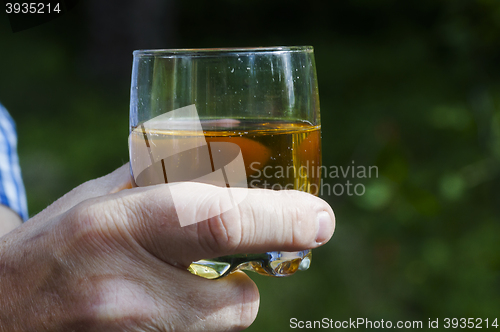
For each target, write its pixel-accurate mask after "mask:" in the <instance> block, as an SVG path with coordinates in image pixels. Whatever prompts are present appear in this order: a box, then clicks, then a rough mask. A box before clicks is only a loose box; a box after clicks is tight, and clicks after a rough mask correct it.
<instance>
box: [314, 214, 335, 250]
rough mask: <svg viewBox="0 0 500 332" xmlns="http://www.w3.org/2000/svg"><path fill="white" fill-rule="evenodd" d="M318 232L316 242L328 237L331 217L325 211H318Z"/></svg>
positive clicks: (321, 241) (323, 240)
mask: <svg viewBox="0 0 500 332" xmlns="http://www.w3.org/2000/svg"><path fill="white" fill-rule="evenodd" d="M317 224H318V232H317V233H316V243H323V242H325V241H326V240H328V239H329V238H330V231H329V230H330V228H331V224H332V218H331V217H330V214H328V212H326V211H322V212H320V213H318V217H317Z"/></svg>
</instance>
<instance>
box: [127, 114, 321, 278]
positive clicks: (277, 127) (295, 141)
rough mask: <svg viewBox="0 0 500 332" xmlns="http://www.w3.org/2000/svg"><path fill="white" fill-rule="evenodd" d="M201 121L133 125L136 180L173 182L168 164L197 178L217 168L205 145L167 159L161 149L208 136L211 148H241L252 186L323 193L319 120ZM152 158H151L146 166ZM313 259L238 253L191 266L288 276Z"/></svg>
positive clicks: (206, 271) (215, 272)
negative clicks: (197, 125)
mask: <svg viewBox="0 0 500 332" xmlns="http://www.w3.org/2000/svg"><path fill="white" fill-rule="evenodd" d="M201 124H202V128H203V132H199V131H192V130H189V129H185V128H188V127H189V126H186V127H185V128H183V126H182V123H181V124H179V128H174V129H169V130H167V129H162V128H161V124H160V123H159V124H157V125H154V126H150V127H148V128H145V127H143V126H141V125H139V126H137V127H135V128H133V129H132V132H131V135H130V141H129V143H130V154H131V155H130V160H131V163H132V169H133V172H134V178H135V181H136V182H137V183H136V184H135V185H138V186H147V185H155V184H159V183H165V182H167V183H168V182H169V181H168V178H169V175H168V174H169V173H168V172H166V171H165V169H175V168H183V169H186V168H188V170H187V171H186V172H185V173H186V174H191V178H190V179H189V178H186V179H181V180H192V179H194V178H196V177H197V176H202V175H205V174H207V172H210V171H211V170H213V161H212V163H211V165H212V166H211V167H208V168H207V166H206V164H207V163H208V164H210V161H206V162H205V160H204V158H203V156H202V152H201V150H197V149H190V150H189V152H186V153H184V154H183V156H182V157H175V156H172V157H170V158H163V159H161V158H160V157H159V155H158V153H159V152H160V151H166V150H169V149H170V150H174V149H179V148H180V149H181V150H182V147H183V146H184V145H185V146H193V144H192V143H193V141H194V140H196V141H197V142H198V141H199V140H200V139H203V138H204V140H205V141H206V144H207V145H208V147H210V146H211V144H213V143H217V142H229V143H233V144H236V145H237V146H238V147H239V149H240V151H241V155H242V157H243V161H244V165H245V172H246V180H247V184H248V188H266V189H271V190H287V189H296V190H301V191H305V192H309V193H311V194H313V195H317V194H318V191H319V187H320V179H321V173H320V166H321V134H320V126H319V125H317V126H314V125H312V124H310V123H309V122H306V121H296V122H292V121H288V122H287V121H265V122H264V121H260V120H249V119H239V120H238V119H231V120H223V119H222V120H204V121H201ZM203 136H204V137H203ZM213 153H214V152H212V154H213ZM211 158H212V157H211ZM149 160H150V161H151V162H149V164H148V165H145V164H144V163H145V162H148V161H149ZM155 161H156V162H155ZM141 163H143V164H142V165H141ZM136 169H140V170H141V172H140V174H136ZM310 259H311V254H310V251H304V252H296V253H285V252H271V253H265V254H261V255H232V256H226V257H219V258H216V259H212V260H202V261H198V262H194V263H193V264H191V266H190V268H189V270H190V271H191V272H192V273H194V274H198V275H201V276H203V277H206V278H209V279H213V278H218V277H220V276H222V275H226V274H228V273H230V272H231V271H233V270H234V269H236V268H239V269H247V270H253V271H255V272H258V273H261V274H266V275H273V276H286V275H290V274H293V273H294V272H296V271H297V270H298V269H307V267H308V266H309V263H310Z"/></svg>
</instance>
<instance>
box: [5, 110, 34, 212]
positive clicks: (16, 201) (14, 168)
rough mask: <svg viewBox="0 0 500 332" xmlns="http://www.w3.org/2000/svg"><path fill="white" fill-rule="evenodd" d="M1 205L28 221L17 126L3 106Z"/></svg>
mask: <svg viewBox="0 0 500 332" xmlns="http://www.w3.org/2000/svg"><path fill="white" fill-rule="evenodd" d="M0 204H3V205H6V206H8V207H9V208H11V209H12V210H13V211H15V212H17V214H19V216H20V217H21V218H22V219H23V220H27V219H28V206H27V202H26V192H25V191H24V185H23V179H22V177H21V168H20V167H19V158H18V156H17V134H16V124H15V123H14V120H12V118H11V117H10V115H9V112H7V110H6V109H5V107H3V106H2V104H0Z"/></svg>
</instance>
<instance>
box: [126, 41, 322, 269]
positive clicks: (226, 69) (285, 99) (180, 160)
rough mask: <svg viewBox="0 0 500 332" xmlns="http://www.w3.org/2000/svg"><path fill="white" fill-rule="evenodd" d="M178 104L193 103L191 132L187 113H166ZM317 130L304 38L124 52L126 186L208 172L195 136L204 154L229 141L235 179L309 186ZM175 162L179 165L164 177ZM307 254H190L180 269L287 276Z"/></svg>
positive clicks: (314, 189)
mask: <svg viewBox="0 0 500 332" xmlns="http://www.w3.org/2000/svg"><path fill="white" fill-rule="evenodd" d="M193 106H194V107H195V108H193ZM190 107H191V108H190ZM179 109H180V110H187V109H190V110H191V111H192V110H193V109H194V110H195V111H196V113H197V117H198V118H197V119H196V120H197V121H198V120H199V123H201V131H195V130H193V128H195V127H196V125H193V123H194V122H193V118H192V117H186V116H182V114H187V113H182V114H181V113H172V112H173V111H176V110H179ZM172 114H177V117H173V116H172ZM179 114H181V115H180V116H179ZM190 114H192V113H190ZM195 122H196V121H195ZM193 126H194V127H193ZM320 129H321V125H320V112H319V97H318V84H317V78H316V68H315V61H314V54H313V48H312V47H311V46H300V47H298V46H294V47H261V48H217V49H184V50H140V51H135V52H134V61H133V69H132V86H131V100H130V137H129V147H130V161H131V172H132V176H133V179H134V181H135V183H134V185H136V186H147V185H154V184H159V183H165V182H170V183H171V182H176V181H185V180H188V181H189V180H192V179H194V178H196V177H200V176H203V175H204V174H206V173H207V172H211V171H215V169H214V162H213V160H212V163H211V167H209V168H208V169H207V168H206V167H205V166H204V165H202V161H203V160H204V159H203V156H202V154H203V152H200V151H201V150H199V147H200V143H199V142H200V138H201V139H203V142H206V145H207V146H208V147H212V148H211V151H212V152H210V153H211V154H210V158H211V159H212V157H213V156H212V154H214V153H215V152H214V147H215V146H216V144H217V143H223V142H227V143H233V144H236V145H237V146H238V147H239V149H240V151H241V155H242V157H243V163H244V169H245V179H244V181H243V182H241V181H240V182H239V185H241V184H244V185H243V186H245V187H248V188H267V189H271V190H287V189H296V190H301V191H305V192H309V193H311V194H313V195H317V194H318V192H319V186H320V179H321V172H320V171H321V168H320V166H321V132H320ZM193 142H194V143H193ZM184 145H185V146H186V147H196V148H193V149H190V150H189V153H185V154H184V155H183V156H181V157H175V156H172V155H171V154H172V153H170V152H169V150H172V149H173V148H179V146H184ZM184 150H187V148H186V149H184ZM219 151H220V150H219ZM162 153H163V156H167V155H168V158H167V157H164V158H163V157H162ZM209 163H210V162H209ZM215 168H217V167H215ZM176 169H177V170H178V169H182V170H183V173H182V174H181V175H178V174H177V175H176V176H172V175H171V173H172V172H175V170H176ZM186 174H192V176H191V178H189V176H188V175H186ZM193 174H194V175H193ZM226 175H227V174H225V173H224V176H225V179H226V184H229V183H227V177H226ZM169 179H170V180H169ZM310 262H311V252H310V250H306V251H300V252H267V253H262V254H247V255H245V254H241V255H231V256H225V257H218V258H210V259H206V260H200V261H197V262H193V263H192V264H191V266H190V267H189V270H190V271H191V272H192V273H194V274H197V275H200V276H202V277H205V278H209V279H215V278H219V277H222V276H225V275H227V274H229V273H231V272H232V271H234V270H236V269H243V270H251V271H255V272H257V273H260V274H264V275H270V276H288V275H291V274H293V273H295V272H296V271H297V270H306V269H307V268H308V267H309V264H310Z"/></svg>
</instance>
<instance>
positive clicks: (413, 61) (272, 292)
mask: <svg viewBox="0 0 500 332" xmlns="http://www.w3.org/2000/svg"><path fill="white" fill-rule="evenodd" d="M273 45H313V46H314V47H315V54H316V62H317V71H318V80H319V88H320V100H321V112H322V126H323V129H322V131H323V142H324V143H323V161H324V164H325V165H337V166H348V165H351V164H352V162H353V161H354V162H355V164H356V165H365V166H371V165H376V166H377V167H378V169H379V177H378V178H371V179H356V180H355V181H356V183H363V184H364V185H365V186H366V193H365V195H363V196H348V195H343V196H335V195H329V196H325V197H324V199H326V200H327V201H328V202H329V203H330V204H331V205H332V206H333V207H334V210H335V213H336V216H337V229H336V233H335V235H334V237H333V239H332V241H331V242H330V243H329V244H328V245H326V246H324V247H322V248H320V249H317V250H315V251H314V259H313V265H312V267H311V269H310V270H309V271H308V272H305V273H298V274H296V275H295V276H293V277H290V278H285V279H273V278H265V277H261V276H258V275H252V278H253V279H254V280H255V281H256V283H257V284H258V286H259V288H260V291H261V306H260V312H259V315H258V317H257V320H256V321H255V323H254V325H253V326H252V327H251V328H250V329H249V331H285V330H288V329H289V320H290V318H292V317H295V318H297V319H299V320H314V319H321V318H323V317H328V318H332V319H334V320H345V319H349V318H353V319H355V318H357V317H362V318H367V319H371V320H381V319H384V320H393V321H397V320H422V321H424V324H426V322H427V320H428V318H431V319H435V318H441V319H442V318H445V317H450V318H453V317H457V318H461V317H465V318H469V317H472V318H476V317H479V318H483V319H486V318H489V319H490V321H491V320H492V319H494V318H500V317H499V316H500V273H499V270H500V241H499V235H500V213H499V212H500V211H499V210H500V199H499V198H500V197H499V195H498V187H499V186H500V177H499V170H500V2H499V1H498V0H477V1H472V0H420V1H414V0H411V1H396V0H364V1H362V0H337V1H331V2H327V1H282V0H271V1H263V0H255V1H234V0H214V1H201V0H191V1H180V0H178V1H162V0H148V1H138V0H136V1H131V0H120V1H118V0H107V1H99V0H86V1H83V0H82V1H80V3H79V4H78V5H77V6H76V7H75V8H74V9H73V10H72V11H71V12H69V13H68V14H66V15H64V16H62V17H61V18H58V19H57V20H54V21H52V22H49V23H47V24H44V25H42V26H38V27H35V28H32V29H30V30H26V31H22V32H19V33H15V34H14V33H12V31H11V30H10V27H9V23H8V20H7V17H6V15H5V14H4V13H3V11H2V12H1V13H0V101H1V102H2V103H3V104H4V105H5V106H6V107H7V109H8V110H9V111H10V113H11V115H12V116H13V118H14V119H15V120H16V121H17V125H18V133H19V154H20V160H21V166H22V170H23V176H24V180H25V186H26V189H27V193H28V200H29V209H30V215H34V214H36V213H38V212H39V211H41V210H42V209H43V208H44V207H46V206H47V205H48V204H50V203H52V202H53V201H54V200H55V199H57V198H58V197H60V196H61V195H63V194H64V193H66V192H67V191H69V190H70V189H72V188H73V187H75V186H77V185H78V184H80V183H82V182H84V181H87V180H89V179H92V178H95V177H99V176H102V175H105V174H106V173H108V172H110V171H112V170H114V169H115V168H117V167H119V166H120V165H122V164H123V163H125V162H127V161H128V152H127V137H128V103H129V88H130V72H131V65H132V54H131V52H132V51H133V50H134V49H141V48H142V49H144V48H174V47H176V48H188V47H189V48H191V47H230V46H273ZM328 181H331V184H334V183H335V182H333V181H335V180H328ZM339 181H340V182H345V179H339ZM499 323H500V322H499Z"/></svg>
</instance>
